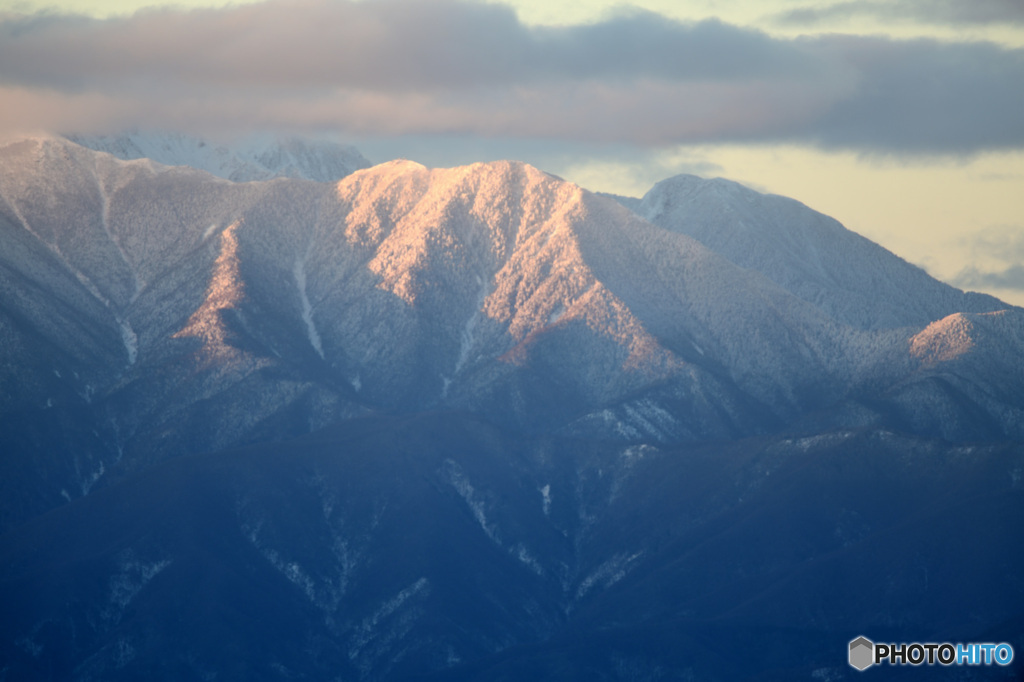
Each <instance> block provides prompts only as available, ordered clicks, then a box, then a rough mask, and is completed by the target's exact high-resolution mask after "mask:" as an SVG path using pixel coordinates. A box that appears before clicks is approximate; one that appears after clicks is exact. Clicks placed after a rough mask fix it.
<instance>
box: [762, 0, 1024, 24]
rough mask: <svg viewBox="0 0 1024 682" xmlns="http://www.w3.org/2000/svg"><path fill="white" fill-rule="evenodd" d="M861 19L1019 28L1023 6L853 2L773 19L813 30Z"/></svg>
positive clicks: (1008, 2) (922, 0)
mask: <svg viewBox="0 0 1024 682" xmlns="http://www.w3.org/2000/svg"><path fill="white" fill-rule="evenodd" d="M861 17H869V18H874V19H877V20H882V21H891V20H897V21H900V20H903V21H917V22H922V23H926V24H950V25H991V24H1010V25H1014V24H1017V25H1020V24H1024V4H1022V3H1021V2H1020V1H1019V0H970V2H965V1H964V0H885V1H884V2H883V1H880V0H852V1H850V2H835V3H832V4H829V5H824V6H821V5H820V4H819V5H809V6H805V7H798V8H796V9H791V10H788V11H786V12H784V13H781V14H779V15H777V16H776V17H775V19H776V21H778V22H779V23H782V24H790V25H799V26H816V25H820V24H823V23H828V22H834V21H844V20H848V19H854V18H861Z"/></svg>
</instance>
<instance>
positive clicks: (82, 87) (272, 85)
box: [0, 0, 1024, 154]
mask: <svg viewBox="0 0 1024 682" xmlns="http://www.w3.org/2000/svg"><path fill="white" fill-rule="evenodd" d="M851 4H852V3H851ZM1022 84H1024V50H1013V49H1006V48H1001V47H998V46H995V45H992V44H985V43H948V42H938V41H928V40H915V41H900V40H895V39H883V38H867V37H854V36H845V37H844V36H833V35H827V36H822V37H817V38H805V39H784V38H778V37H772V36H769V35H767V34H765V33H762V32H758V31H755V30H750V29H745V28H740V27H736V26H731V25H728V24H724V23H721V22H718V21H704V22H697V23H684V22H678V21H673V20H670V19H668V18H665V17H662V16H659V15H656V14H651V13H633V14H630V15H620V16H617V17H613V18H611V19H608V20H605V21H603V22H600V23H597V24H588V25H583V26H570V27H559V28H552V27H531V26H527V25H524V24H523V23H521V22H520V21H519V20H518V19H517V18H516V15H515V13H514V12H513V10H512V9H511V8H509V7H505V6H501V5H493V4H477V3H470V2H455V1H451V0H426V1H422V0H416V1H413V0H378V1H375V2H349V1H346V0H302V1H299V2H285V1H282V0H276V1H271V2H266V3H262V4H256V5H246V6H241V7H233V8H226V9H206V10H193V11H182V10H178V11H174V10H159V11H147V12H141V13H138V14H136V15H134V16H131V17H127V18H112V19H106V20H98V19H85V18H82V17H69V16H61V15H53V14H50V15H45V16H31V17H9V18H7V19H4V20H0V97H2V98H3V100H4V103H5V106H4V108H3V111H2V112H0V126H3V127H5V128H8V129H10V128H17V127H48V128H61V129H68V128H69V127H75V128H76V129H82V128H83V127H86V128H92V129H104V128H107V129H116V128H120V127H124V126H125V125H132V124H141V123H143V122H144V123H145V125H147V126H149V127H153V126H164V127H176V128H189V129H199V130H202V129H238V128H243V127H254V128H258V127H278V128H282V127H284V128H288V127H290V128H328V129H332V130H339V131H343V132H348V133H352V134H358V135H395V134H403V135H416V134H439V133H445V134H469V135H477V136H484V137H524V138H526V137H529V138H545V137H547V138H559V139H566V140H576V141H583V142H599V143H627V144H639V145H649V146H655V145H665V144H681V143H696V142H737V141H738V142H800V143H807V144H813V145H817V146H820V147H823V148H842V149H853V150H858V151H864V152H873V153H877V152H880V153H891V154H908V153H910V154H949V153H953V154H969V153H973V152H978V151H983V150H989V149H1006V148H1022V147H1024V123H1022V119H1024V117H1022V116H1021V112H1022V111H1024V87H1022Z"/></svg>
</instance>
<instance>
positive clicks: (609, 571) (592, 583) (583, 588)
mask: <svg viewBox="0 0 1024 682" xmlns="http://www.w3.org/2000/svg"><path fill="white" fill-rule="evenodd" d="M642 555H643V552H636V553H635V554H631V555H627V554H626V553H625V552H620V553H619V554H616V555H615V556H613V557H612V558H611V559H608V560H607V561H605V562H604V563H602V564H601V565H600V566H598V567H597V570H595V571H594V572H593V573H591V574H590V575H588V576H587V577H586V578H584V579H583V581H582V582H580V586H579V587H578V588H577V590H576V598H577V599H580V598H582V597H583V595H585V594H586V593H587V592H589V591H590V590H592V589H593V588H594V587H596V586H599V587H602V588H604V589H607V588H609V587H611V586H612V585H614V584H615V583H617V582H619V581H620V580H622V579H623V578H625V577H626V574H627V573H628V572H629V571H630V570H632V569H633V568H634V566H635V564H634V562H635V561H636V560H637V559H639V558H640V557H641V556H642Z"/></svg>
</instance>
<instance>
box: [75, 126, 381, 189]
mask: <svg viewBox="0 0 1024 682" xmlns="http://www.w3.org/2000/svg"><path fill="white" fill-rule="evenodd" d="M67 137H68V139H69V140H71V141H72V142H75V143H76V144H79V145H82V146H83V147H87V148H89V149H93V150H96V151H101V152H107V153H108V154H113V155H114V156H116V157H117V158H119V159H122V160H125V161H131V160H135V159H150V160H152V161H156V162H157V163H162V164H164V165H166V166H191V167H192V168H198V169H199V170H204V171H206V172H207V173H211V174H213V175H216V176H217V177H220V178H225V179H227V180H233V181H235V182H247V181H251V180H269V179H271V178H305V179H306V180H315V181H317V182H334V181H336V180H340V179H341V178H343V177H345V176H346V175H348V174H349V173H353V172H355V171H357V170H360V169H362V168H369V167H370V162H369V161H367V160H366V159H365V158H364V157H363V155H362V154H360V153H359V151H358V150H357V149H356V148H355V147H352V146H351V145H343V144H339V143H337V142H333V141H330V140H312V139H307V138H302V137H297V136H283V135H270V134H254V135H250V136H248V137H244V138H241V139H239V140H236V141H235V142H233V143H232V144H230V145H223V144H213V143H211V142H207V141H206V140H204V139H202V138H199V137H195V136H191V135H185V134H183V133H173V132H162V133H161V132H138V131H137V132H130V133H122V134H119V135H68V136H67Z"/></svg>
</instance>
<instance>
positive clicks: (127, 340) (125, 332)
mask: <svg viewBox="0 0 1024 682" xmlns="http://www.w3.org/2000/svg"><path fill="white" fill-rule="evenodd" d="M117 322H118V324H119V325H120V327H121V341H122V342H123V343H124V350H125V353H127V354H128V364H129V365H134V364H135V360H136V359H137V358H138V357H139V337H138V336H136V335H135V330H134V329H132V326H131V325H130V324H128V320H125V319H123V318H118V320H117Z"/></svg>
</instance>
